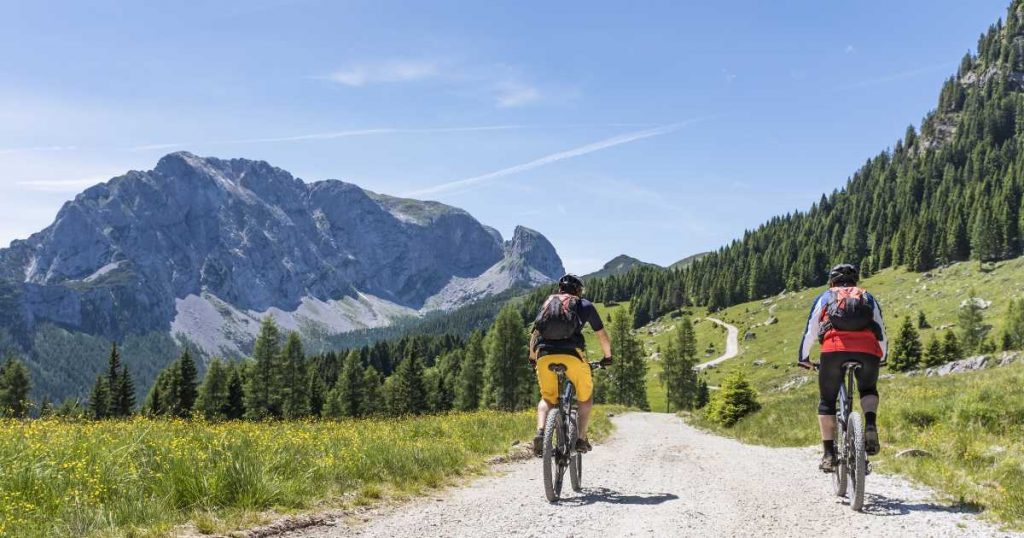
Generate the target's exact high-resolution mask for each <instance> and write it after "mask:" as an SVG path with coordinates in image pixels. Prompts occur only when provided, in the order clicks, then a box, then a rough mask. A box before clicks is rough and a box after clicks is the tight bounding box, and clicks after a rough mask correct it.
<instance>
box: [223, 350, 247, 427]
mask: <svg viewBox="0 0 1024 538" xmlns="http://www.w3.org/2000/svg"><path fill="white" fill-rule="evenodd" d="M242 368H243V366H242V365H240V364H236V365H234V366H232V367H231V373H230V376H229V377H228V406H227V410H226V411H225V415H226V418H227V419H228V420H239V419H241V418H242V417H244V416H245V379H244V377H245V376H244V374H243V370H242Z"/></svg>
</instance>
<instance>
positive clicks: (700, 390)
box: [694, 376, 711, 409]
mask: <svg viewBox="0 0 1024 538" xmlns="http://www.w3.org/2000/svg"><path fill="white" fill-rule="evenodd" d="M710 400H711V391H710V389H708V382H707V380H706V379H704V376H701V377H700V379H699V380H698V381H697V404H696V405H695V406H694V407H696V408H697V409H701V408H703V407H704V406H706V405H707V404H708V402H709V401H710Z"/></svg>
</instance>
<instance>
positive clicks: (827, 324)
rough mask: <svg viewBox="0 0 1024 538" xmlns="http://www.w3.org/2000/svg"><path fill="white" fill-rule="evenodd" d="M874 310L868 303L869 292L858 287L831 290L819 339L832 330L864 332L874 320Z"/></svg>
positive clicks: (822, 311)
mask: <svg viewBox="0 0 1024 538" xmlns="http://www.w3.org/2000/svg"><path fill="white" fill-rule="evenodd" d="M874 315H875V313H874V309H872V307H871V303H870V302H869V301H868V296H867V292H866V291H864V290H863V289H862V288H858V287H856V286H839V287H835V288H831V289H829V290H828V292H827V296H826V298H825V308H823V309H822V310H821V324H820V329H819V330H818V339H819V340H820V339H821V338H824V336H825V333H826V332H828V331H829V330H831V329H835V330H837V331H863V330H864V329H867V328H868V327H870V326H871V322H872V321H873V320H874Z"/></svg>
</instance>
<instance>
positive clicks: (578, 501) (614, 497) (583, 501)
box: [562, 488, 679, 506]
mask: <svg viewBox="0 0 1024 538" xmlns="http://www.w3.org/2000/svg"><path fill="white" fill-rule="evenodd" d="M678 498H679V496H678V495H675V494H672V493H640V494H636V495H625V494H622V493H619V492H618V491H613V490H610V489H608V488H584V489H583V491H582V492H581V493H580V495H579V496H575V497H566V498H563V499H562V504H566V505H577V506H586V505H589V504H597V503H606V504H632V505H655V504H661V503H663V502H668V501H674V500H676V499H678Z"/></svg>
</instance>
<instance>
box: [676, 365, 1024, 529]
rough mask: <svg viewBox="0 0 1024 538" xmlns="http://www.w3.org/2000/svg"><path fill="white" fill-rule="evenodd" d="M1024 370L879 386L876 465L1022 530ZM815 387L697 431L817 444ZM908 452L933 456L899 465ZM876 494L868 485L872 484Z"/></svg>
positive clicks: (898, 380) (769, 398) (707, 423)
mask: <svg viewBox="0 0 1024 538" xmlns="http://www.w3.org/2000/svg"><path fill="white" fill-rule="evenodd" d="M1022 387H1024V364H1020V363H1018V364H1014V365H1011V366H1007V367H1002V368H993V369H990V370H984V371H980V372H974V373H967V374H959V375H950V376H946V377H941V378H940V377H906V376H903V375H898V376H896V377H895V378H893V379H888V380H883V381H882V382H881V383H880V387H879V392H880V393H881V398H882V400H881V407H880V409H879V415H878V420H879V429H880V434H881V440H882V445H883V451H882V454H881V456H880V457H876V458H874V462H873V463H874V464H877V465H879V468H880V469H881V470H883V471H887V472H897V473H902V474H906V475H909V476H911V477H913V478H915V479H917V480H920V481H921V482H923V483H925V484H927V485H929V486H931V487H933V488H934V489H936V490H938V491H940V492H942V493H944V494H945V495H946V496H947V497H948V498H949V499H950V500H952V501H954V502H960V503H965V504H971V505H976V506H980V507H984V508H986V509H988V510H990V511H991V513H992V514H993V515H994V516H996V517H997V518H998V519H999V520H1001V521H1003V522H1006V523H1009V524H1011V525H1013V526H1015V527H1024V393H1022ZM816 407H817V392H816V385H814V384H810V385H806V386H804V387H802V388H801V389H800V390H796V391H791V392H787V393H781V394H779V393H775V394H772V395H769V396H767V397H766V399H765V402H764V407H763V408H762V409H761V410H760V411H758V412H757V413H755V414H753V415H750V416H748V417H746V418H744V419H743V420H741V421H739V422H738V423H737V424H736V426H734V427H733V428H722V427H719V426H716V425H714V424H712V423H711V422H710V421H708V420H707V419H706V418H703V417H701V416H699V415H695V416H694V417H692V418H691V420H692V421H694V422H696V423H697V424H699V425H701V426H703V427H706V428H710V429H713V430H715V431H717V432H720V433H724V434H726V435H732V436H735V437H737V438H739V439H740V440H743V441H745V442H750V443H758V444H765V445H770V446H808V445H812V444H813V445H817V444H818V442H819V440H820V438H819V435H818V431H817V421H816V417H815V415H816ZM906 448H919V449H922V450H925V451H927V452H928V453H929V454H930V456H926V457H919V458H896V457H894V456H895V454H896V453H897V452H898V451H900V450H902V449H906ZM868 487H869V488H870V482H869V483H868Z"/></svg>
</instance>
